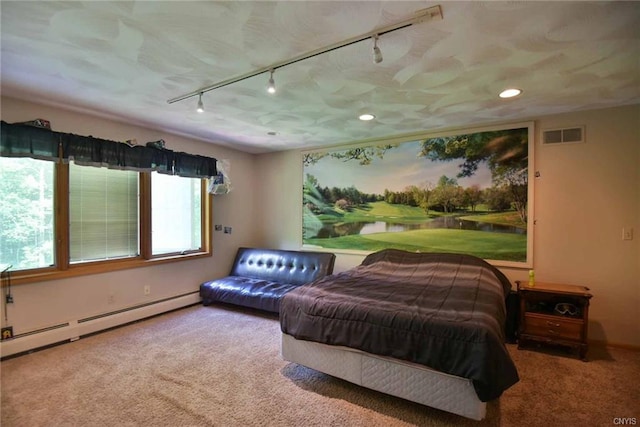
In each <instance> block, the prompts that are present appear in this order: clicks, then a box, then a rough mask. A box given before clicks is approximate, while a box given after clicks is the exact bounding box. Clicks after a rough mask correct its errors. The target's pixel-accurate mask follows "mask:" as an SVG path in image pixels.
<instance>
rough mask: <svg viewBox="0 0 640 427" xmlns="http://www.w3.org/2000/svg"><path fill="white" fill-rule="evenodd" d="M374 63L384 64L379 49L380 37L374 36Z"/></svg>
mask: <svg viewBox="0 0 640 427" xmlns="http://www.w3.org/2000/svg"><path fill="white" fill-rule="evenodd" d="M373 62H374V63H376V64H379V63H381V62H382V52H380V48H379V47H378V35H377V34H376V35H375V36H373Z"/></svg>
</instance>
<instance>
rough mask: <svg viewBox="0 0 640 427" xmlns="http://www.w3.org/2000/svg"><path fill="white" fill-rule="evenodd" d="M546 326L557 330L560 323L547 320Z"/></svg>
mask: <svg viewBox="0 0 640 427" xmlns="http://www.w3.org/2000/svg"><path fill="white" fill-rule="evenodd" d="M547 326H555V327H556V328H559V327H560V323H554V322H549V321H548V320H547Z"/></svg>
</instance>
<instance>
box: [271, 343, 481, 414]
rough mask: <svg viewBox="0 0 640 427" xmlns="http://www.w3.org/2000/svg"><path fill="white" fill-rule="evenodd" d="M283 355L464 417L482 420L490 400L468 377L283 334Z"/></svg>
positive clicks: (321, 370)
mask: <svg viewBox="0 0 640 427" xmlns="http://www.w3.org/2000/svg"><path fill="white" fill-rule="evenodd" d="M282 358H283V359H284V360H286V361H289V362H294V363H297V364H299V365H303V366H306V367H308V368H311V369H315V370H316V371H320V372H323V373H325V374H328V375H331V376H334V377H337V378H341V379H343V380H346V381H349V382H351V383H354V384H357V385H360V386H363V387H366V388H369V389H372V390H376V391H379V392H382V393H386V394H390V395H392V396H396V397H400V398H403V399H406V400H410V401H412V402H417V403H420V404H422V405H426V406H430V407H432V408H437V409H441V410H443V411H447V412H451V413H454V414H457V415H462V416H463V417H467V418H471V419H474V420H481V419H483V418H484V417H485V415H486V407H487V405H486V403H485V402H481V401H480V399H478V396H477V395H476V392H475V389H474V388H473V383H472V382H471V380H468V379H466V378H461V377H456V376H454V375H449V374H445V373H442V372H438V371H434V370H433V369H429V368H428V367H426V366H423V365H419V364H416V363H411V362H406V361H402V360H398V359H393V358H390V357H385V356H378V355H374V354H369V353H365V352H363V351H360V350H357V349H353V348H349V347H341V346H332V345H327V344H322V343H317V342H313V341H303V340H297V339H295V338H294V337H292V336H290V335H288V334H282Z"/></svg>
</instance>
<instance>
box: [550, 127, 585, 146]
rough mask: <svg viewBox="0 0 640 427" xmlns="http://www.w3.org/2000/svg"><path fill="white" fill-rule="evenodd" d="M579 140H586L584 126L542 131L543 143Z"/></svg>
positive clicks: (552, 143) (565, 142) (553, 143)
mask: <svg viewBox="0 0 640 427" xmlns="http://www.w3.org/2000/svg"><path fill="white" fill-rule="evenodd" d="M578 142H584V126H576V127H571V128H565V129H547V130H544V131H542V143H543V144H549V145H555V144H568V143H573V144H575V143H578Z"/></svg>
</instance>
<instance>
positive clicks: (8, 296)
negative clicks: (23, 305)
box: [4, 294, 13, 304]
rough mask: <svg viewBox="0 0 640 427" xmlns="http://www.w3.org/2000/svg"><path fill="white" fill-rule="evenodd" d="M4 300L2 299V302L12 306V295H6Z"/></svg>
mask: <svg viewBox="0 0 640 427" xmlns="http://www.w3.org/2000/svg"><path fill="white" fill-rule="evenodd" d="M4 298H5V299H4V301H5V302H6V303H7V304H13V295H11V294H7V295H6V296H5V297H4Z"/></svg>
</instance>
